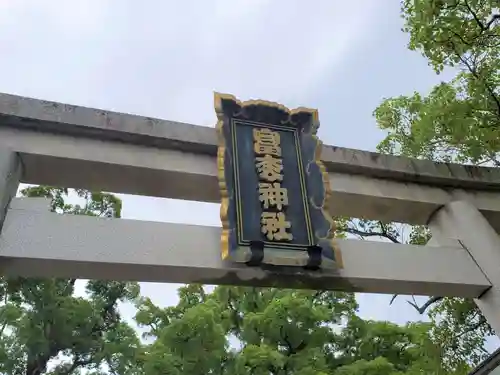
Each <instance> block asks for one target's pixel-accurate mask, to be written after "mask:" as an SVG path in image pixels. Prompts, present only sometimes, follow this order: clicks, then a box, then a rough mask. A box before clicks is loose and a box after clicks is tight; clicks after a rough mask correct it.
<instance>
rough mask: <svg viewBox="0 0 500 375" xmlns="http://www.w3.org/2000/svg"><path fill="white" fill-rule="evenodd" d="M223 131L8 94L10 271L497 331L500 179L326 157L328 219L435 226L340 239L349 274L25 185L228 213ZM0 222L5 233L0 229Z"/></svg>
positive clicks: (396, 162) (488, 172)
mask: <svg viewBox="0 0 500 375" xmlns="http://www.w3.org/2000/svg"><path fill="white" fill-rule="evenodd" d="M216 155H217V137H216V131H215V130H214V129H213V128H208V127H201V126H195V125H189V124H183V123H178V122H172V121H165V120H158V119H153V118H148V117H140V116H133V115H128V114H121V113H116V112H109V111H103V110H98V109H90V108H84V107H77V106H73V105H67V104H61V103H55V102H48V101H43V100H35V99H30V98H24V97H19V96H13V95H7V94H0V230H1V233H0V258H1V260H0V272H1V274H3V275H21V276H39V277H74V278H86V279H113V280H135V281H156V282H176V283H203V284H233V285H251V286H282V287H297V288H303V287H306V288H317V289H330V290H344V291H351V292H365V293H398V294H418V295H429V296H430V295H440V296H459V297H468V298H474V299H475V301H476V303H477V304H478V306H479V307H480V309H481V311H482V312H483V314H484V315H485V316H486V318H487V319H488V322H489V323H490V324H491V325H492V327H493V328H494V329H495V331H496V332H497V334H498V333H499V332H500V289H499V288H500V238H499V236H498V233H497V232H498V231H499V230H500V171H498V170H496V169H492V168H483V167H471V166H464V165H458V164H445V163H433V162H430V161H425V160H414V159H408V158H404V157H395V156H387V155H380V154H376V153H371V152H366V151H360V150H353V149H346V148H339V147H334V146H324V147H323V150H322V161H323V164H324V165H325V167H326V169H327V171H328V173H329V179H330V181H331V186H332V190H333V194H332V197H331V200H330V202H329V208H330V211H331V214H332V215H337V216H339V215H341V216H348V217H360V218H367V219H377V220H383V221H386V222H389V221H394V222H401V223H409V224H428V225H429V227H430V228H431V231H432V234H433V237H432V240H431V241H430V243H429V244H427V245H426V246H415V245H403V244H392V243H386V242H371V241H360V240H353V239H338V240H337V241H338V246H339V248H340V249H341V252H342V260H343V268H341V269H336V270H320V271H306V270H303V269H298V270H297V269H288V268H280V269H278V270H269V269H261V268H255V267H246V266H245V265H239V264H235V263H231V262H227V261H223V260H222V259H221V254H220V234H221V230H220V228H215V227H205V226H197V225H181V224H169V223H157V222H145V221H135V220H124V219H120V220H115V219H109V218H94V217H84V216H73V215H66V216H64V215H58V214H54V213H51V212H49V210H48V201H47V200H46V199H40V198H14V199H13V197H14V195H15V193H16V191H17V188H18V185H19V183H20V182H22V183H31V184H46V185H53V186H65V187H72V188H86V189H90V190H94V191H111V192H115V193H125V194H136V195H145V196H155V197H165V198H174V199H185V200H194V201H203V202H214V203H218V202H220V196H219V186H218V177H217V166H216ZM2 224H3V225H2Z"/></svg>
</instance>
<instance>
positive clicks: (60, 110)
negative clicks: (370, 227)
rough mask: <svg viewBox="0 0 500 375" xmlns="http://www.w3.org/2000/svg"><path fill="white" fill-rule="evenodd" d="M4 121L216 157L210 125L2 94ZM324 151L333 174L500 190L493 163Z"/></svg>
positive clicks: (0, 104)
mask: <svg viewBox="0 0 500 375" xmlns="http://www.w3.org/2000/svg"><path fill="white" fill-rule="evenodd" d="M207 100H212V97H207ZM320 114H321V110H320ZM215 121H216V119H215V113H214V124H215ZM7 126H10V127H15V128H17V129H32V130H36V131H37V132H49V133H55V134H66V135H73V136H76V137H78V138H80V137H88V138H96V139H99V140H116V141H120V142H126V143H130V144H135V145H140V146H153V147H157V148H160V149H175V150H182V151H185V152H190V153H194V154H202V155H210V156H216V150H217V137H216V133H215V130H214V129H213V128H209V127H203V126H196V125H190V124H185V123H179V122H175V121H168V120H160V119H155V118H150V117H142V116H135V115H130V114H124V113H118V112H112V111H106V110H102V109H92V108H86V107H80V106H74V105H69V104H62V103H56V102H50V101H46V100H39V99H31V98H25V97H21V96H15V95H9V94H2V93H0V127H7ZM323 126H327V124H323ZM322 155H323V156H322V157H323V162H324V164H325V166H326V167H327V169H328V171H329V172H333V173H344V174H356V175H363V176H367V177H374V178H383V179H390V180H393V181H400V182H413V183H421V184H427V185H432V186H441V187H455V188H463V189H479V190H495V191H499V189H500V171H499V170H498V169H495V168H484V167H472V166H464V165H459V164H449V163H433V162H431V161H427V160H416V159H409V158H404V157H396V156H389V155H381V154H377V153H373V152H367V151H362V150H354V149H348V148H342V147H335V146H328V145H326V146H324V147H323V154H322Z"/></svg>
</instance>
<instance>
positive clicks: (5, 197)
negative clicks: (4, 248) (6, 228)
mask: <svg viewBox="0 0 500 375" xmlns="http://www.w3.org/2000/svg"><path fill="white" fill-rule="evenodd" d="M21 174H22V166H21V162H20V158H19V156H18V155H17V154H16V153H15V152H12V151H10V150H8V149H6V148H2V147H0V234H1V232H2V226H3V222H4V220H5V215H6V214H7V209H8V207H9V204H10V202H11V200H12V198H14V197H15V196H16V192H17V188H18V186H19V181H20V179H21Z"/></svg>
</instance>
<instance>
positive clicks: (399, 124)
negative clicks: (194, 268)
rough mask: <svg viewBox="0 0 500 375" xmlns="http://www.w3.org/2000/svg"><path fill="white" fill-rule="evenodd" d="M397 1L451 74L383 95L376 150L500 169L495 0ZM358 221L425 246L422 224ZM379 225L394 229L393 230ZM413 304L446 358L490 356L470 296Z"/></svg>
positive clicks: (498, 13) (420, 46)
mask: <svg viewBox="0 0 500 375" xmlns="http://www.w3.org/2000/svg"><path fill="white" fill-rule="evenodd" d="M401 4H402V16H403V19H404V23H405V24H404V28H403V31H404V32H406V33H408V34H409V36H410V40H409V45H408V47H409V48H410V49H411V50H414V51H419V52H420V53H421V54H422V55H423V56H424V57H425V58H426V59H427V60H428V62H429V65H430V67H432V69H434V71H435V72H436V73H438V74H439V73H441V72H442V71H443V70H445V69H446V70H448V71H450V72H455V76H454V78H453V79H451V80H450V81H449V82H441V83H440V84H438V85H436V86H435V87H434V88H432V89H431V90H430V92H429V93H427V94H422V93H418V92H415V93H413V94H411V95H401V96H399V97H395V98H388V99H385V100H384V101H383V102H382V104H381V105H380V106H379V107H378V108H377V109H376V110H375V111H374V116H375V118H376V120H377V123H378V126H379V127H380V128H381V129H384V130H386V131H387V132H388V134H387V137H386V138H385V139H384V140H383V141H382V142H381V143H380V145H379V146H378V150H379V151H380V152H383V153H389V154H396V155H404V156H409V157H416V158H426V159H431V160H434V161H445V162H460V163H468V164H474V165H489V166H496V167H499V166H500V9H499V8H500V7H499V5H500V4H499V2H498V1H497V0H403V1H402V2H401ZM354 223H355V224H356V225H357V224H358V223H357V222H354ZM362 224H363V225H364V226H365V228H366V227H368V230H363V228H361V230H360V228H359V226H356V225H354V233H355V230H358V233H357V234H360V233H361V235H363V234H365V235H371V236H373V235H374V233H378V234H379V235H380V236H382V237H385V238H387V239H389V240H391V241H394V240H395V242H410V243H418V244H425V243H426V242H427V240H428V239H429V237H430V233H429V232H428V230H427V228H425V227H413V228H410V229H409V230H407V232H408V231H409V232H410V235H409V236H401V234H396V235H395V233H394V231H395V230H396V232H397V230H401V226H398V225H394V224H392V225H387V224H386V225H385V226H384V227H382V226H381V225H380V224H377V223H373V222H368V223H366V222H365V223H363V222H362ZM384 228H392V232H388V231H387V230H385V229H384ZM352 232H353V230H352V229H351V233H352ZM367 232H368V233H367ZM355 234H356V233H355ZM364 237H366V236H364ZM411 303H412V304H414V303H413V302H411ZM414 306H415V307H416V308H417V309H418V310H419V311H420V312H421V313H428V314H429V317H430V318H431V321H432V323H433V329H432V335H433V339H434V341H435V342H439V343H441V344H440V345H441V347H442V350H443V360H444V362H445V363H447V364H451V365H453V364H454V363H455V364H456V363H457V361H459V362H460V361H464V360H468V361H470V362H471V363H474V364H477V363H478V362H480V361H481V360H483V359H484V358H485V357H486V356H487V355H488V352H487V351H486V349H485V339H486V338H487V337H488V336H489V335H492V334H493V332H492V330H491V327H490V326H489V325H488V323H487V322H486V319H485V318H484V317H483V316H482V315H481V313H480V311H479V309H478V308H477V307H476V305H475V304H474V303H473V302H472V301H470V300H466V299H462V298H443V297H441V296H435V297H432V298H430V299H429V300H428V301H427V302H426V303H425V304H424V305H422V306H418V305H416V304H414Z"/></svg>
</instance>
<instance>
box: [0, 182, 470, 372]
mask: <svg viewBox="0 0 500 375" xmlns="http://www.w3.org/2000/svg"><path fill="white" fill-rule="evenodd" d="M23 194H25V195H27V196H30V197H48V198H50V199H51V201H52V204H51V209H52V210H53V211H55V212H58V213H65V214H79V215H90V216H98V217H99V216H109V214H110V212H111V213H112V215H113V216H114V217H115V218H119V217H120V213H121V202H120V200H119V199H117V198H116V197H115V196H113V195H110V194H103V193H97V194H96V193H90V192H88V191H85V190H77V191H76V192H75V194H76V195H77V196H78V197H79V198H80V200H82V201H83V202H84V204H82V205H71V204H68V203H67V199H66V198H67V195H68V191H67V190H65V189H58V188H52V187H31V188H28V189H26V190H24V191H23ZM340 222H344V221H339V223H340ZM76 283H77V281H76V280H75V279H25V278H3V279H1V284H0V286H1V289H0V291H1V293H2V295H1V296H2V298H3V303H2V304H1V307H0V326H1V328H0V330H1V331H0V335H1V339H0V373H2V374H9V375H41V374H48V375H62V374H67V375H80V374H90V375H104V374H113V375H139V374H141V375H142V374H147V375H155V374H162V375H164V374H167V375H168V374H193V375H196V374H200V375H202V374H203V375H205V374H214V375H217V374H219V375H225V374H227V375H260V374H262V375H264V374H265V375H309V374H311V375H321V374H334V375H337V374H339V375H342V374H351V375H377V374H384V375H403V374H408V375H412V374H421V373H422V371H424V372H425V373H426V374H430V375H433V374H436V375H437V374H449V375H451V374H455V375H463V374H465V373H466V371H467V370H468V366H467V365H466V364H465V363H456V364H454V365H453V366H448V367H443V366H441V362H442V358H441V357H442V353H441V350H440V348H439V346H438V345H436V344H435V343H434V342H433V341H432V338H431V335H430V325H429V324H428V323H411V324H408V325H406V326H399V325H396V324H392V323H388V322H376V321H366V320H363V319H361V318H359V317H358V316H357V315H356V312H357V304H356V300H355V297H354V295H353V294H351V293H343V292H326V291H310V290H283V289H276V288H249V287H246V288H243V287H228V286H219V287H216V288H215V289H213V290H212V291H211V292H209V291H207V288H204V287H203V286H200V285H186V286H184V287H182V288H180V289H179V291H178V293H179V302H178V303H177V305H175V306H169V307H166V308H160V307H159V306H156V305H155V304H154V303H153V302H152V301H151V300H150V299H149V298H146V297H141V296H139V290H138V286H137V285H136V284H134V283H120V282H104V281H89V282H88V283H87V285H86V297H85V298H84V297H80V296H78V293H75V292H76V290H75V285H76ZM119 301H130V302H133V303H134V304H135V306H136V307H137V314H136V316H135V322H136V324H137V326H138V327H132V326H130V325H129V324H127V323H126V322H125V321H124V320H123V318H122V317H121V316H120V313H119V310H118V303H119ZM137 328H140V329H141V330H142V332H143V337H141V338H140V337H138V331H137Z"/></svg>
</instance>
